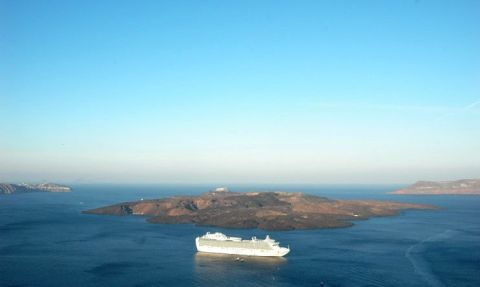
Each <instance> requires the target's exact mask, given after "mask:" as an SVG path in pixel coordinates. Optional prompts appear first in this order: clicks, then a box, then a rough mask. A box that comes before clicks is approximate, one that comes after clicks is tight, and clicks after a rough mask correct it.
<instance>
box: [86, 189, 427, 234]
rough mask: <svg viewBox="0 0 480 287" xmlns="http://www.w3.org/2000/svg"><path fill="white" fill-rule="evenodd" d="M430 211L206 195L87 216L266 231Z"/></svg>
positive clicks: (314, 199) (260, 195) (303, 198)
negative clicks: (145, 218)
mask: <svg viewBox="0 0 480 287" xmlns="http://www.w3.org/2000/svg"><path fill="white" fill-rule="evenodd" d="M434 208H435V207H432V206H425V205H417V204H408V203H397V202H386V201H385V202H382V201H372V200H331V199H328V198H324V197H318V196H311V195H305V194H303V193H286V192H251V193H233V192H222V193H218V192H210V193H206V194H204V195H201V196H185V197H171V198H165V199H156V200H143V201H136V202H124V203H119V204H115V205H111V206H106V207H101V208H97V209H92V210H87V211H84V213H89V214H109V215H144V216H148V217H149V218H148V221H149V222H153V223H195V224H198V225H208V226H219V227H227V228H260V229H266V230H292V229H315V228H326V227H345V226H351V225H352V223H351V222H350V221H351V220H357V219H367V218H369V217H371V216H388V215H395V214H398V213H399V211H401V210H405V209H434Z"/></svg>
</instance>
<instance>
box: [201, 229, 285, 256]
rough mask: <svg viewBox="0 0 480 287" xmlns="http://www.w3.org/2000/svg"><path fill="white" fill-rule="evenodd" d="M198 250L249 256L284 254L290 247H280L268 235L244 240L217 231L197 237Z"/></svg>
mask: <svg viewBox="0 0 480 287" xmlns="http://www.w3.org/2000/svg"><path fill="white" fill-rule="evenodd" d="M195 243H196V245H197V250H198V251H200V252H208V253H224V254H236V255H247V256H284V255H286V254H287V253H288V252H290V247H288V248H286V247H280V244H279V243H278V242H276V241H275V240H273V239H271V238H270V236H268V235H267V237H266V238H265V239H257V238H256V237H252V239H251V240H242V239H241V238H240V237H229V236H226V235H225V234H223V233H219V232H215V233H210V232H207V234H205V235H203V236H201V237H197V238H196V239H195Z"/></svg>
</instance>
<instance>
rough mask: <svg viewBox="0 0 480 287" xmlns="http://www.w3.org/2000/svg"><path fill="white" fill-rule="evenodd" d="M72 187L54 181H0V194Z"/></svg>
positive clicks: (59, 189)
mask: <svg viewBox="0 0 480 287" xmlns="http://www.w3.org/2000/svg"><path fill="white" fill-rule="evenodd" d="M71 190H72V189H71V188H70V187H68V186H66V185H61V184H56V183H39V184H28V183H20V184H14V183H0V194H14V193H27V192H70V191H71Z"/></svg>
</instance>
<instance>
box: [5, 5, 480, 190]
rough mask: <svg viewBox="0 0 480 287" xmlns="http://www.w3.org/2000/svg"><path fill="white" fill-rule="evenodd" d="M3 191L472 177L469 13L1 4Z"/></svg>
mask: <svg viewBox="0 0 480 287" xmlns="http://www.w3.org/2000/svg"><path fill="white" fill-rule="evenodd" d="M0 162H1V164H0V181H39V180H48V181H60V182H160V183H161V182H182V183H197V182H199V183H200V182H208V183H390V182H410V181H414V180H417V179H455V178H468V177H480V1H473V0H472V1H453V0H452V1H440V0H436V1H423V0H422V1H354V0H351V1H278V0H272V1H258V0H254V1H253V0H252V1H180V0H172V1H118V0H112V1H106V0H102V1H97V0H95V1H85V0H82V1H65V0H58V1H23V0H15V1H14V0H12V1H5V0H0Z"/></svg>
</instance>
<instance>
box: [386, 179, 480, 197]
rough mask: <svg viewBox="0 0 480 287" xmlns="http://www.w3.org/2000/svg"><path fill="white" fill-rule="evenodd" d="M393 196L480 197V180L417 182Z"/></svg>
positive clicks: (395, 192) (397, 191)
mask: <svg viewBox="0 0 480 287" xmlns="http://www.w3.org/2000/svg"><path fill="white" fill-rule="evenodd" d="M392 194H417V195H430V194H433V195H435V194H453V195H455V194H458V195H460V194H464V195H466V194H469V195H480V179H461V180H455V181H417V182H416V183H414V184H412V185H411V186H408V187H406V188H403V189H400V190H396V191H394V192H392Z"/></svg>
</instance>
